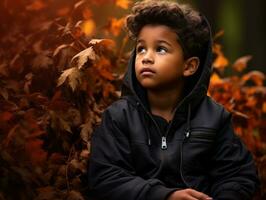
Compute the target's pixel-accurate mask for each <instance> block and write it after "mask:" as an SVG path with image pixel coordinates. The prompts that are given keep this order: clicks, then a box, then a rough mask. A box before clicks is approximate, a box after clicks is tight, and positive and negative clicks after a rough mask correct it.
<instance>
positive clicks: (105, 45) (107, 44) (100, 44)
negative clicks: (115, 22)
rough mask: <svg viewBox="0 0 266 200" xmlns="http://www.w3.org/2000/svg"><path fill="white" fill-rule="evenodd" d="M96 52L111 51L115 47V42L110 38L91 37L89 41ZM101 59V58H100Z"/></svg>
mask: <svg viewBox="0 0 266 200" xmlns="http://www.w3.org/2000/svg"><path fill="white" fill-rule="evenodd" d="M89 46H92V47H93V49H94V51H95V52H96V54H104V53H105V51H106V50H107V51H112V50H114V48H115V42H114V41H113V40H110V39H92V40H91V41H90V42H89ZM101 60H102V59H101Z"/></svg>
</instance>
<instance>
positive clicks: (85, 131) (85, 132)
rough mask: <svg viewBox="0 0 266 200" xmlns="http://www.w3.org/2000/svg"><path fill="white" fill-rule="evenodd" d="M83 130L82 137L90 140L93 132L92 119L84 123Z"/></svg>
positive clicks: (87, 140)
mask: <svg viewBox="0 0 266 200" xmlns="http://www.w3.org/2000/svg"><path fill="white" fill-rule="evenodd" d="M80 127H81V132H80V137H81V139H82V140H83V141H84V142H89V140H90V135H91V133H92V123H91V121H90V120H88V121H87V122H86V123H85V124H82V125H81V126H80Z"/></svg>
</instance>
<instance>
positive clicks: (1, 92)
mask: <svg viewBox="0 0 266 200" xmlns="http://www.w3.org/2000/svg"><path fill="white" fill-rule="evenodd" d="M0 95H1V96H2V97H3V98H4V99H5V100H8V91H7V89H6V88H3V87H1V88H0Z"/></svg>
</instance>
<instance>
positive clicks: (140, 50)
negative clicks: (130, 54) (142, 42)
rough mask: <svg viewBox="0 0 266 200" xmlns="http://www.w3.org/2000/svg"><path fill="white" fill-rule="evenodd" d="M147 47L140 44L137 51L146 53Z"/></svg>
mask: <svg viewBox="0 0 266 200" xmlns="http://www.w3.org/2000/svg"><path fill="white" fill-rule="evenodd" d="M145 51H146V49H145V48H144V47H143V46H138V47H137V53H144V52H145Z"/></svg>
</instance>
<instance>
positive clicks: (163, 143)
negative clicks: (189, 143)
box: [162, 136, 167, 150]
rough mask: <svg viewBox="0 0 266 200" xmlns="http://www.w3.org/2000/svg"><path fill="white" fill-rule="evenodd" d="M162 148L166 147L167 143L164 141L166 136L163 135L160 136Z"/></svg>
mask: <svg viewBox="0 0 266 200" xmlns="http://www.w3.org/2000/svg"><path fill="white" fill-rule="evenodd" d="M162 149H163V150H165V149H167V143H166V137H165V136H163V137H162Z"/></svg>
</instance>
